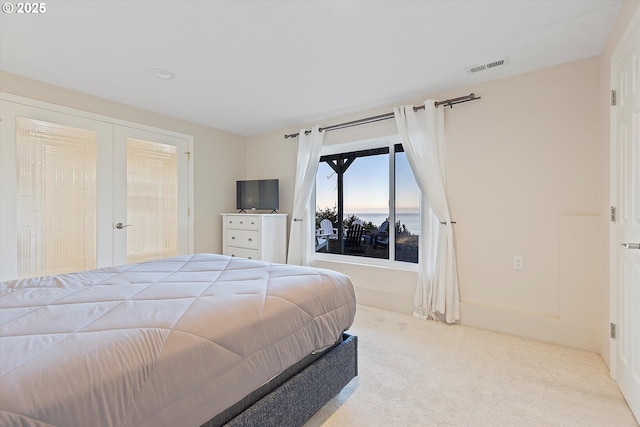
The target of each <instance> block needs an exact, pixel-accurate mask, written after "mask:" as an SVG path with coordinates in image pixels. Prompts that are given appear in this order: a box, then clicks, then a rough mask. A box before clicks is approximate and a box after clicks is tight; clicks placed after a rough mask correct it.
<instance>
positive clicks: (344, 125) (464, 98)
mask: <svg viewBox="0 0 640 427" xmlns="http://www.w3.org/2000/svg"><path fill="white" fill-rule="evenodd" d="M476 99H481V98H480V97H479V96H476V95H475V94H474V93H470V94H469V95H466V96H460V97H458V98H451V99H445V100H444V101H436V102H434V104H433V105H435V106H436V108H437V107H439V106H441V105H444V106H449V107H450V108H453V106H454V105H455V104H460V103H462V102H469V101H475V100H476ZM418 110H424V105H420V106H418V107H413V111H418ZM392 118H393V113H386V114H380V115H379V116H373V117H367V118H364V119H359V120H353V121H351V122H346V123H340V124H337V125H331V126H327V127H324V128H320V130H321V131H323V130H324V131H330V130H336V129H344V128H349V127H352V126H359V125H366V124H368V123H375V122H379V121H381V120H388V119H392ZM309 133H311V131H310V130H307V131H305V135H309ZM298 135H299V133H291V134H289V135H285V136H284V137H285V139H286V138H295V137H296V136H298Z"/></svg>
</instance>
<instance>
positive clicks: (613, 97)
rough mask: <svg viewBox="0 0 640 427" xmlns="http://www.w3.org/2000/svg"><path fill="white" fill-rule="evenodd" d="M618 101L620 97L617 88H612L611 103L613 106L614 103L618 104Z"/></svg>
mask: <svg viewBox="0 0 640 427" xmlns="http://www.w3.org/2000/svg"><path fill="white" fill-rule="evenodd" d="M617 101H618V99H617V97H616V91H615V90H612V91H611V105H612V106H613V105H617Z"/></svg>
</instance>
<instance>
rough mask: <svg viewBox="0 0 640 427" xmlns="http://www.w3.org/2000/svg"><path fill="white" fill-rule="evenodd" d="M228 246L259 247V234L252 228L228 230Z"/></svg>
mask: <svg viewBox="0 0 640 427" xmlns="http://www.w3.org/2000/svg"><path fill="white" fill-rule="evenodd" d="M226 243H227V246H235V247H238V248H247V249H258V243H259V236H258V232H257V231H252V230H232V229H229V230H227V242H226Z"/></svg>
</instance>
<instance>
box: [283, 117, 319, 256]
mask: <svg viewBox="0 0 640 427" xmlns="http://www.w3.org/2000/svg"><path fill="white" fill-rule="evenodd" d="M323 138H324V132H320V127H319V126H318V125H316V126H314V127H313V129H312V130H311V133H310V134H309V135H306V134H305V130H304V129H301V130H300V133H299V135H298V161H297V164H296V184H295V191H294V193H293V212H292V219H291V231H290V233H289V255H288V257H287V263H288V264H296V265H309V263H310V261H311V253H312V250H313V249H314V247H315V245H314V244H313V239H314V229H315V209H310V207H309V202H310V200H311V193H312V192H313V187H314V185H315V182H316V173H317V172H318V163H319V162H320V150H321V149H322V139H323Z"/></svg>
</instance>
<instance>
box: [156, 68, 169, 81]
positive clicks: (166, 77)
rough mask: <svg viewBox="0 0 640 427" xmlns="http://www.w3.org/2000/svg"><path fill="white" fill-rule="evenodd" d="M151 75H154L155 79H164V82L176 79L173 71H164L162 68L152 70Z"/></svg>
mask: <svg viewBox="0 0 640 427" xmlns="http://www.w3.org/2000/svg"><path fill="white" fill-rule="evenodd" d="M151 74H153V75H154V76H155V77H157V78H159V79H163V80H171V79H172V78H174V75H173V73H172V72H171V71H169V70H164V69H162V68H152V69H151Z"/></svg>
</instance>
